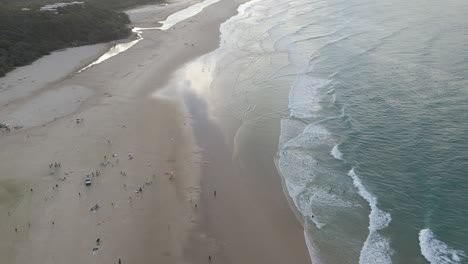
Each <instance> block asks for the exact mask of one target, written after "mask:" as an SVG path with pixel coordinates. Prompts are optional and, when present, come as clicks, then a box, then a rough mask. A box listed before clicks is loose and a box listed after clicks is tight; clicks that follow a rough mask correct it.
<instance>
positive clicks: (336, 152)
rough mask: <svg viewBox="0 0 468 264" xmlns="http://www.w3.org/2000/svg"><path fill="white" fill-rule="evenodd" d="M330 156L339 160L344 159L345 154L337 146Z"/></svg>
mask: <svg viewBox="0 0 468 264" xmlns="http://www.w3.org/2000/svg"><path fill="white" fill-rule="evenodd" d="M330 154H331V155H332V156H333V157H334V158H335V159H337V160H342V159H343V153H341V151H340V149H339V148H338V145H335V146H334V147H333V148H332V150H331V151H330Z"/></svg>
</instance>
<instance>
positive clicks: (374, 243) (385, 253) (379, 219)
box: [348, 168, 392, 264]
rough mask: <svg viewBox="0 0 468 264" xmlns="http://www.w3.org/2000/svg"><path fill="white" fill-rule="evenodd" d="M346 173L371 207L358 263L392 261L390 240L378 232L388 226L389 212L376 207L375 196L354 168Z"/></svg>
mask: <svg viewBox="0 0 468 264" xmlns="http://www.w3.org/2000/svg"><path fill="white" fill-rule="evenodd" d="M348 175H349V176H350V177H351V178H352V179H353V183H354V186H356V188H357V189H358V193H359V195H360V196H361V197H362V198H364V199H365V200H366V201H367V202H368V203H369V206H370V208H371V212H370V214H369V235H368V236H367V239H366V241H365V242H364V246H363V247H362V250H361V255H360V256H359V263H360V264H368V263H392V260H391V255H392V250H391V249H390V241H389V239H387V238H385V237H383V236H382V235H380V234H379V233H378V231H379V230H381V229H383V228H385V227H387V226H388V224H389V223H390V221H391V220H392V218H391V216H390V214H389V213H387V212H384V211H383V210H381V209H379V208H378V207H377V198H376V197H375V196H373V195H372V194H371V193H369V191H367V189H366V187H364V185H363V184H362V182H361V179H360V178H359V177H358V175H357V174H356V172H355V171H354V168H352V169H351V170H350V171H349V172H348Z"/></svg>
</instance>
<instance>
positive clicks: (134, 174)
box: [0, 0, 310, 263]
mask: <svg viewBox="0 0 468 264" xmlns="http://www.w3.org/2000/svg"><path fill="white" fill-rule="evenodd" d="M243 2H245V1H243V0H239V1H232V2H231V1H220V2H218V3H215V4H213V5H211V6H209V7H207V8H205V10H203V11H202V12H201V13H200V14H197V15H195V16H193V17H191V18H189V19H187V20H184V21H182V22H180V23H178V24H176V25H175V26H174V27H173V28H172V29H168V30H167V31H145V33H144V40H143V41H140V42H139V43H138V44H137V45H135V46H134V47H132V48H131V49H129V50H127V51H126V52H124V53H121V54H119V55H118V56H115V57H112V58H111V59H109V60H108V61H106V62H104V63H101V64H98V65H95V66H93V67H91V68H89V69H87V70H86V71H84V72H82V73H79V74H71V75H70V74H67V75H66V76H68V77H66V78H64V79H58V80H57V81H56V82H54V84H53V85H49V84H46V85H44V86H43V87H44V88H41V89H38V90H44V91H46V93H48V94H50V97H48V98H49V99H43V98H41V97H40V95H41V94H42V93H44V92H41V93H31V94H28V95H27V96H25V97H24V98H21V99H18V100H17V99H15V100H11V101H9V102H5V104H7V103H8V104H9V105H10V106H8V107H11V108H8V107H6V108H3V107H2V111H4V112H2V115H0V117H2V116H8V115H6V114H10V115H11V113H20V114H17V115H16V116H15V117H16V119H17V120H18V121H17V123H18V124H21V125H23V126H24V128H22V129H19V130H17V131H12V132H2V134H1V135H0V149H2V151H0V166H1V168H2V171H3V174H2V176H1V178H0V198H2V199H1V201H2V202H1V203H0V215H1V219H2V221H1V222H0V234H1V236H2V240H1V241H0V255H2V258H3V259H4V260H5V261H6V262H8V263H31V262H33V261H35V262H40V263H82V262H93V261H97V262H99V263H118V262H117V261H118V259H121V260H122V263H146V262H149V261H156V262H162V263H206V262H207V261H208V260H209V258H212V259H213V261H216V262H218V263H240V262H242V263H263V262H273V263H284V261H285V260H292V261H293V262H294V263H310V259H308V256H306V255H307V253H306V248H305V243H304V237H303V233H302V232H303V230H302V227H301V225H300V224H299V223H298V222H297V221H296V219H295V218H294V216H293V214H292V212H291V211H290V208H289V206H288V204H287V202H286V200H285V197H284V196H283V193H282V191H281V182H280V179H278V178H275V177H272V175H276V176H277V173H276V174H271V173H272V172H274V171H275V167H274V164H273V158H272V159H271V160H270V162H269V164H270V167H269V168H268V169H267V170H266V171H264V170H256V171H254V172H261V173H260V174H261V175H262V177H261V181H264V182H265V183H267V185H268V186H271V187H274V188H273V189H272V190H270V192H269V193H267V192H265V191H264V190H265V189H260V188H259V189H258V190H259V192H255V190H253V189H252V188H244V187H243V184H245V181H247V182H248V181H249V180H248V178H249V175H252V171H251V170H248V172H246V171H243V165H242V164H241V163H238V162H235V161H234V162H233V152H232V149H230V148H229V146H227V145H226V144H225V139H224V136H223V135H222V133H221V132H220V128H219V127H216V126H215V125H214V124H213V123H209V122H208V121H207V120H205V119H206V117H204V116H203V115H197V114H196V113H195V112H194V111H193V109H190V105H187V104H186V103H187V102H186V101H184V98H176V99H171V98H170V97H169V98H168V97H164V96H161V97H157V96H156V97H155V96H153V94H154V92H155V91H158V90H161V89H162V88H163V87H166V86H167V85H168V84H170V83H171V82H170V78H172V77H171V76H173V73H174V72H175V71H176V70H177V69H179V68H180V67H182V66H183V65H184V64H186V63H188V62H189V61H191V60H193V59H195V58H197V57H199V56H201V55H202V54H206V53H208V52H210V51H212V50H214V49H216V48H217V47H218V45H219V25H220V24H221V23H223V22H224V21H225V20H226V19H227V18H229V17H230V16H233V15H235V14H236V12H237V11H236V10H237V7H238V6H239V5H240V4H241V3H243ZM175 3H176V4H174V5H172V4H170V5H167V6H160V5H158V6H144V7H139V8H135V9H133V10H132V11H129V15H130V17H131V18H132V16H133V18H136V19H132V21H133V25H134V26H137V27H149V26H155V25H157V22H158V21H161V20H163V19H164V18H166V17H167V16H168V15H169V14H171V13H173V12H175V11H176V10H180V9H182V8H183V7H185V6H188V5H190V4H193V3H195V1H192V2H191V3H182V2H179V1H177V2H175ZM207 14H210V15H207ZM214 36H216V37H214ZM101 53H102V47H101ZM91 57H92V58H96V57H97V56H96V55H93V56H91ZM91 57H90V58H91ZM88 61H89V62H90V61H92V60H90V59H88V60H87V61H86V62H88ZM89 62H88V63H89ZM32 66H33V65H32ZM80 66H85V65H80ZM77 67H78V66H75V68H77ZM78 68H80V67H78ZM19 70H21V69H19ZM58 91H63V93H64V96H61V97H56V96H57V94H58V93H57V92H58ZM2 92H3V91H0V93H2ZM54 94H55V97H54ZM70 94H71V95H70ZM68 95H70V96H69V97H67V96H68ZM18 98H19V97H18ZM63 98H65V99H63ZM43 101H46V104H44V105H41V102H43ZM72 102H74V103H73V104H72ZM192 102H193V101H192ZM198 103H200V102H198ZM195 105H196V104H195ZM198 106H200V105H198ZM22 109H26V110H27V111H26V110H22ZM47 109H50V111H49V110H47ZM0 112H1V111H0ZM4 113H5V115H3V114H4ZM31 113H34V115H36V116H38V117H37V118H33V119H31V120H29V121H27V122H25V121H24V120H26V118H25V117H27V116H29V115H31ZM13 120H14V119H13ZM22 120H23V121H22ZM77 120H79V121H77ZM210 135H212V136H213V137H212V138H209V136H210ZM213 138H214V139H216V140H211V139H213ZM207 154H208V155H207ZM268 158H270V157H268ZM56 162H57V163H60V166H59V167H56V166H52V167H50V166H49V165H50V164H52V165H55V163H56ZM262 162H263V161H262ZM264 162H267V163H268V161H264ZM48 166H49V167H48ZM249 166H250V165H249ZM226 168H230V169H232V170H229V172H228V173H227V174H228V175H231V176H232V177H229V178H227V177H223V178H219V177H218V176H217V175H220V174H224V173H225V171H226ZM87 174H89V175H90V176H91V175H92V185H91V186H89V187H86V186H85V185H84V176H85V175H87ZM236 176H243V177H239V179H242V181H240V182H239V181H234V182H233V181H231V180H230V179H235V178H236ZM258 180H259V179H257V180H256V181H258ZM214 190H216V191H217V192H218V193H217V196H216V197H213V195H214V193H213V191H214ZM278 190H279V191H278ZM259 194H262V196H265V197H266V198H265V199H259V200H258V201H256V202H255V203H251V204H250V205H249V200H246V199H247V198H251V199H253V198H255V197H257V195H259ZM237 195H240V198H237V197H236V196H237ZM223 196H224V197H226V198H228V199H226V200H224V199H221V197H223ZM96 204H97V205H98V210H94V211H93V210H91V209H92V208H94V206H95V205H96ZM256 206H259V207H263V208H264V209H263V210H260V211H257V210H256V209H255V208H256ZM94 209H96V208H94ZM233 213H235V215H236V217H235V218H232V219H230V214H233ZM264 213H266V214H265V215H264ZM267 216H269V217H270V218H271V217H273V218H274V220H271V219H270V218H269V217H267ZM238 220H240V222H238V223H239V224H240V225H239V226H237V227H236V228H232V229H230V230H226V228H225V227H226V226H233V224H235V223H236V221H238ZM253 230H256V231H257V232H258V234H264V235H265V237H262V236H255V238H254V239H252V237H249V236H248V234H249V232H251V231H253ZM98 239H99V240H98ZM278 239H279V240H278ZM291 243H294V246H293V248H292V250H289V249H287V248H282V247H285V246H291V245H292V244H291ZM246 246H248V250H247V251H246ZM305 256H306V257H305Z"/></svg>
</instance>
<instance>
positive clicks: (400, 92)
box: [204, 0, 468, 264]
mask: <svg viewBox="0 0 468 264" xmlns="http://www.w3.org/2000/svg"><path fill="white" fill-rule="evenodd" d="M467 14H468V1H464V0H448V1H435V0H426V1H421V0H413V1H402V0H389V1H368V0H347V1H343V0H295V1H291V0H289V1H286V0H253V1H250V2H248V3H246V4H243V5H242V6H240V8H239V14H238V15H237V16H235V17H232V18H231V19H229V20H228V21H227V22H225V23H224V24H223V25H222V26H221V44H220V48H219V49H218V50H217V51H215V52H214V53H215V55H216V56H215V57H216V60H215V62H211V66H210V67H212V68H211V70H212V71H213V72H215V74H213V75H214V76H216V77H213V80H211V81H212V85H211V86H212V90H216V87H218V88H219V87H221V86H222V85H221V84H224V85H223V86H224V87H223V89H224V90H226V89H227V90H228V91H229V92H227V93H226V92H225V93H224V95H225V96H224V97H223V96H218V98H217V101H218V102H223V105H224V107H225V108H226V109H228V110H229V111H230V112H231V113H232V114H234V115H235V116H236V117H237V118H238V119H239V120H240V121H241V122H242V123H243V124H249V123H250V124H258V123H261V122H266V120H268V121H269V122H276V123H278V124H280V127H281V136H280V137H279V140H278V142H277V144H278V155H277V159H276V165H277V168H278V171H279V172H280V174H281V176H282V177H283V179H284V185H285V189H286V190H287V194H286V195H288V196H289V197H290V198H291V200H292V203H293V204H294V205H295V207H296V209H297V210H298V212H299V213H300V217H302V218H303V220H304V229H305V230H304V232H305V242H306V243H307V246H308V247H309V252H310V255H311V258H312V260H313V263H363V264H365V263H431V264H434V263H468V257H467V254H468V227H467V225H468V191H467V190H468V44H467V43H468V16H467ZM204 70H210V69H204ZM225 84H229V87H228V88H226V85H225ZM212 92H213V91H212ZM214 93H216V92H214Z"/></svg>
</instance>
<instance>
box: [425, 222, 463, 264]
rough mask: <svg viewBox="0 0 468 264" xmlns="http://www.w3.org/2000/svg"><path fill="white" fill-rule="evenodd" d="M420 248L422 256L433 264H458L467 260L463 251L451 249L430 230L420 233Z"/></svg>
mask: <svg viewBox="0 0 468 264" xmlns="http://www.w3.org/2000/svg"><path fill="white" fill-rule="evenodd" d="M419 247H420V248H421V254H422V255H423V256H424V257H425V258H426V260H427V261H429V263H431V264H458V263H462V260H463V259H465V258H466V255H465V253H464V252H463V251H462V250H456V249H452V248H450V247H449V246H448V245H447V244H445V243H444V242H442V241H440V240H438V239H437V238H436V237H435V236H434V233H433V232H432V231H431V230H430V229H423V230H421V231H420V232H419Z"/></svg>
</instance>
